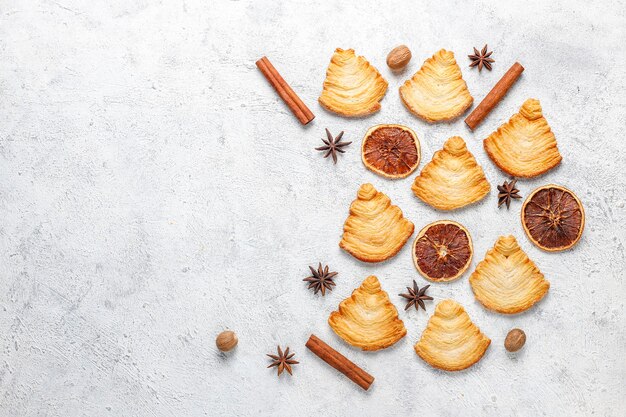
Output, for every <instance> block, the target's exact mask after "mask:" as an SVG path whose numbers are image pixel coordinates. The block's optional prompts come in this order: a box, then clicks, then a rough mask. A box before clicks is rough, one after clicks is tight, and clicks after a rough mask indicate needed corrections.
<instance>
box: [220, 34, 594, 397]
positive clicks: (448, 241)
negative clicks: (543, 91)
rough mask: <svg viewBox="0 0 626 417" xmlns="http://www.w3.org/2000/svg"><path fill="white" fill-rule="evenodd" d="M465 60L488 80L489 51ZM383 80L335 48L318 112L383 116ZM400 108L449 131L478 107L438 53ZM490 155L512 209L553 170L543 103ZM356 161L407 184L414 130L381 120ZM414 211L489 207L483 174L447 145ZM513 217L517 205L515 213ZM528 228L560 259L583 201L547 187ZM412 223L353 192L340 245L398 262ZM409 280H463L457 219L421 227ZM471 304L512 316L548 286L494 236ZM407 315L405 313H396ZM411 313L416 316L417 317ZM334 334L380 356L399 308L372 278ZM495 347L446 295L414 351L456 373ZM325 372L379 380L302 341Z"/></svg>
mask: <svg viewBox="0 0 626 417" xmlns="http://www.w3.org/2000/svg"><path fill="white" fill-rule="evenodd" d="M473 50H474V53H473V54H470V55H468V58H469V60H470V64H469V67H470V68H477V69H478V73H480V72H481V71H482V69H483V68H485V69H487V70H488V71H492V70H493V64H494V63H495V60H494V59H493V58H492V54H493V52H492V51H489V49H488V46H487V45H485V46H484V47H483V48H482V49H481V50H478V49H477V48H473ZM411 59H412V53H411V51H410V49H409V48H408V47H407V46H406V45H400V46H398V47H396V48H393V49H392V50H391V51H390V52H389V53H388V55H387V58H386V63H387V66H388V67H389V69H391V70H392V71H393V72H395V74H396V75H399V74H400V72H401V71H402V70H404V69H405V68H407V66H408V65H409V63H410V61H411ZM257 66H258V68H259V69H260V70H261V72H262V73H263V75H264V76H265V77H266V78H267V80H268V81H269V82H270V84H271V85H272V86H273V87H274V89H275V90H276V92H277V93H278V94H279V96H280V97H281V98H282V99H283V101H284V102H285V103H286V104H287V106H288V107H289V108H290V110H291V111H292V112H293V114H294V115H295V116H296V117H297V118H298V120H299V121H300V122H301V123H302V124H307V123H309V122H311V121H312V120H313V118H314V117H315V116H314V115H313V114H312V113H311V111H310V110H309V109H308V108H307V107H306V105H304V103H303V102H302V100H300V98H299V97H298V96H297V95H296V94H295V92H293V90H292V89H291V88H290V87H289V86H288V85H287V83H286V82H285V81H284V79H283V78H282V77H281V76H280V74H278V72H277V71H276V69H275V68H274V67H273V65H272V64H271V63H270V62H269V60H267V58H265V57H264V58H262V59H261V60H259V61H258V62H257ZM523 71H524V67H523V66H522V65H520V64H519V63H517V62H516V63H514V64H513V65H512V66H511V67H510V68H509V70H508V71H506V73H505V74H504V75H503V76H502V77H501V78H500V80H499V81H498V82H497V83H496V84H495V86H494V87H493V88H492V89H491V91H489V92H488V93H487V95H486V96H485V97H484V99H483V100H482V101H481V102H480V104H479V105H478V106H476V107H475V108H474V110H473V111H472V112H471V113H470V114H469V115H468V116H467V118H466V119H465V124H466V125H467V126H468V127H469V129H470V131H471V130H474V129H475V128H476V127H477V126H478V125H479V124H480V123H482V122H483V121H484V120H485V119H486V117H487V116H488V115H489V113H490V112H491V110H493V109H494V108H495V106H497V104H498V103H499V102H500V101H501V100H502V99H503V98H504V97H505V95H506V94H507V92H508V91H509V90H510V88H511V87H512V86H513V85H514V84H515V83H516V82H517V80H518V79H519V78H520V76H521V74H522V72H523ZM387 88H388V82H387V81H386V80H385V79H384V78H383V76H382V75H381V73H380V72H379V71H378V70H377V69H376V68H375V67H374V66H373V65H372V64H371V63H370V61H368V60H367V59H366V58H365V57H362V56H358V55H357V54H356V53H355V51H354V50H353V49H341V48H337V49H336V50H335V51H334V53H333V55H332V57H331V60H330V64H329V65H328V68H327V70H326V78H325V80H324V83H323V86H322V92H321V95H320V97H319V100H318V101H319V104H320V105H321V106H322V107H323V108H324V109H326V110H328V111H329V112H332V113H334V114H337V115H339V116H343V117H349V118H350V117H364V116H368V115H371V114H373V113H375V112H377V111H379V110H380V109H381V101H382V99H383V98H384V96H385V94H386V92H387ZM399 95H400V100H401V101H402V102H403V104H404V105H405V107H406V108H407V109H408V111H409V112H410V113H411V114H413V115H415V116H416V117H417V118H418V119H420V120H422V121H425V122H427V123H440V122H450V121H452V120H455V119H457V118H458V117H460V116H461V115H462V114H464V113H465V112H466V111H467V110H468V109H469V108H470V107H471V106H472V104H473V102H474V98H473V97H472V95H471V94H470V92H469V89H468V87H467V84H466V82H465V80H464V79H463V74H462V71H461V68H460V66H459V64H458V63H457V61H456V59H455V55H454V53H453V52H451V51H447V50H445V49H441V50H439V51H438V52H436V53H435V54H434V55H432V57H430V58H428V59H426V60H425V61H424V63H423V64H422V66H421V67H420V68H419V70H418V71H417V72H415V74H414V75H413V76H412V77H410V78H409V79H407V80H406V81H405V82H404V83H403V84H402V85H401V86H400V88H399ZM343 135H344V132H343V131H342V132H341V133H339V134H338V135H337V136H336V137H335V136H333V135H332V134H331V133H330V131H329V130H328V129H326V139H322V141H323V143H324V145H323V146H320V147H317V148H315V149H316V150H318V151H321V152H324V158H328V157H329V156H330V157H331V158H332V159H333V162H334V163H335V164H336V163H337V160H338V158H337V156H338V154H339V153H344V152H345V148H346V147H347V146H348V145H350V144H351V143H352V142H343V141H342V140H343ZM483 147H484V150H485V152H486V154H487V155H488V157H489V159H490V160H491V161H492V162H493V163H494V165H495V166H497V167H498V168H499V169H500V170H501V171H503V172H504V173H505V174H507V175H508V176H510V177H511V179H509V180H505V181H504V183H503V184H502V185H498V186H497V190H498V208H500V207H502V206H506V208H507V210H509V209H510V208H511V203H512V202H513V201H514V200H518V199H522V195H520V190H519V189H518V185H517V183H518V178H533V177H537V176H540V175H544V174H546V173H548V172H550V171H551V170H552V169H553V168H555V167H556V166H557V165H559V164H560V163H561V162H562V156H561V154H560V152H559V148H558V146H557V141H556V137H555V135H554V133H553V132H552V130H551V128H550V125H549V124H548V121H547V120H546V118H545V117H544V115H543V109H542V107H541V104H540V102H539V100H537V99H533V98H529V99H527V100H526V101H525V102H524V103H523V104H522V106H521V107H520V109H519V111H518V112H517V113H516V114H514V115H513V116H511V118H510V119H509V120H508V121H506V122H504V123H502V124H501V125H500V127H498V128H497V129H496V130H495V131H493V133H491V134H489V135H488V136H487V137H486V138H484V140H483ZM361 159H362V162H363V165H364V167H365V168H366V169H368V170H370V171H372V172H374V173H375V174H377V175H379V176H381V177H383V178H385V179H388V180H399V179H402V178H406V177H408V176H410V175H411V174H414V172H415V171H416V170H417V169H418V167H419V165H420V162H421V146H420V140H419V138H418V135H417V134H416V133H415V132H414V131H413V129H411V128H410V127H407V126H403V125H398V124H380V125H375V126H372V127H371V128H369V129H368V130H367V131H366V132H365V135H364V137H363V139H362V145H361ZM411 190H412V192H413V194H414V195H415V197H416V201H420V202H423V203H425V204H426V205H427V206H429V207H431V208H433V209H435V210H443V211H452V210H457V209H460V208H462V207H466V206H469V205H471V204H474V203H477V202H478V201H480V200H482V199H484V198H485V197H486V196H487V195H488V194H489V193H490V191H491V185H490V184H489V182H488V180H487V178H486V176H485V173H484V171H483V168H482V167H481V166H480V165H479V164H478V162H477V160H476V158H475V157H474V155H473V154H472V153H471V152H470V151H469V150H468V148H467V146H466V143H465V140H464V139H463V138H461V137H460V136H453V137H451V138H449V139H448V140H446V141H445V143H444V145H443V148H442V149H441V150H438V151H436V152H435V153H434V155H433V157H432V159H431V161H429V162H427V163H426V164H425V165H424V167H423V168H422V169H421V171H420V172H419V174H418V175H416V176H415V178H414V179H413V181H412V185H411ZM518 207H519V206H518ZM520 219H521V223H522V226H523V228H524V231H525V233H526V235H527V237H528V239H529V240H530V242H532V243H533V244H534V245H536V246H537V247H539V248H541V249H543V250H545V251H548V252H558V251H562V250H566V249H569V248H571V247H573V246H574V245H575V244H576V243H577V242H578V241H579V240H580V238H581V236H582V233H583V229H584V225H585V214H584V209H583V206H582V203H581V202H580V200H579V199H578V197H577V196H576V195H575V194H574V192H572V191H571V190H569V189H567V188H565V187H563V186H559V185H554V184H549V185H545V186H542V187H539V188H537V189H536V190H534V191H532V192H531V193H530V194H528V196H527V197H526V199H525V201H524V202H523V204H522V206H521V210H520ZM414 229H415V226H414V224H413V222H411V221H410V220H409V219H407V218H406V217H405V216H404V214H403V212H402V210H401V209H400V208H399V207H398V206H396V205H394V204H392V201H391V199H390V198H389V197H388V196H387V195H386V194H385V193H383V192H382V191H379V190H377V189H376V188H374V186H373V185H372V184H369V183H366V184H362V185H361V186H360V187H359V189H358V191H357V195H356V199H355V200H354V201H353V202H352V203H351V204H350V207H349V210H348V217H347V218H346V220H345V223H344V226H343V234H342V236H341V239H340V242H339V247H340V248H341V249H343V250H344V251H346V252H347V253H349V254H350V255H352V257H354V258H355V259H356V260H358V261H362V262H367V263H377V262H383V261H386V260H388V259H390V258H392V257H394V256H395V255H396V254H397V253H398V252H399V251H400V250H401V249H402V248H403V247H404V246H405V244H406V243H407V241H408V240H409V238H411V236H412V235H413V232H414ZM411 251H412V258H413V263H414V266H415V269H416V271H417V274H419V275H421V276H422V277H423V278H425V279H426V280H428V281H431V282H433V283H435V284H433V285H445V284H443V283H445V282H448V281H453V280H457V279H459V278H461V277H462V276H463V275H464V274H465V273H466V271H467V270H468V269H469V267H470V264H471V260H472V257H473V255H474V248H473V244H472V237H471V235H470V232H469V230H468V229H467V228H466V227H464V226H463V225H461V224H460V223H458V222H454V221H451V220H446V219H442V220H438V221H435V222H433V223H431V224H428V225H426V226H424V227H423V228H422V229H421V230H420V232H419V233H417V235H416V236H415V239H414V240H413V244H412V245H411ZM309 270H310V272H311V275H310V276H308V277H306V278H304V279H303V281H305V282H306V283H307V284H308V286H307V287H308V288H309V289H312V290H313V292H314V294H318V293H321V295H322V296H325V295H326V292H327V291H328V292H330V291H332V290H333V288H334V287H335V286H336V283H335V281H334V279H335V277H336V276H337V274H338V273H337V272H332V271H330V268H329V267H328V266H322V263H319V264H318V267H317V269H316V268H314V267H312V266H309ZM468 282H469V286H470V288H471V290H472V292H473V295H474V297H475V298H476V300H477V301H478V302H479V305H482V306H483V307H484V308H485V309H487V310H489V311H491V312H493V313H497V314H507V315H512V314H518V313H521V312H524V311H527V310H529V309H531V308H532V307H533V306H534V305H536V304H537V303H538V302H540V301H541V300H542V299H543V298H544V297H545V296H546V294H547V293H548V291H549V289H550V283H549V282H548V280H547V279H546V278H545V277H544V275H543V273H542V272H541V270H540V269H539V267H538V266H537V265H536V264H535V263H534V262H533V261H532V260H531V259H530V258H529V256H528V255H527V253H526V252H525V251H524V250H523V249H522V247H521V246H520V244H519V243H518V240H517V239H516V238H515V237H514V236H512V235H508V236H500V237H498V238H497V239H496V241H495V243H494V245H493V247H491V249H489V250H488V251H487V253H486V254H485V256H484V258H483V259H482V260H481V261H480V262H479V263H478V264H477V265H476V268H475V269H474V271H473V272H472V273H471V274H470V276H469V280H468ZM430 287H431V285H430V284H429V285H425V286H422V287H421V288H420V287H419V286H418V283H417V281H416V280H413V285H412V286H408V287H406V290H407V292H406V293H400V294H398V296H399V297H401V299H402V300H403V301H404V302H405V303H406V305H405V308H404V310H405V311H407V310H409V309H411V307H414V308H415V310H416V311H418V312H419V310H420V308H421V309H422V310H423V311H424V312H426V311H427V308H426V302H427V301H432V300H433V297H431V296H430V295H427V291H428V290H429V289H430ZM403 314H408V312H407V313H403ZM418 317H419V316H418ZM328 324H329V326H330V328H331V329H332V330H333V331H334V332H335V333H336V334H337V335H338V336H339V337H340V338H341V339H342V340H343V341H344V342H345V343H347V344H348V345H350V346H353V347H357V348H360V349H361V350H363V351H377V350H383V349H386V348H389V347H390V346H392V345H394V344H396V343H397V342H398V341H399V340H401V339H402V338H404V337H405V336H406V334H407V328H406V327H405V324H404V322H403V321H402V319H401V318H400V316H399V313H398V310H397V309H396V307H395V306H394V304H393V302H392V301H391V299H390V298H389V295H388V293H387V292H386V291H384V290H383V289H382V285H381V282H380V281H379V279H378V278H377V277H376V276H374V275H371V276H369V277H367V278H366V279H365V280H364V281H363V282H362V284H361V285H360V286H359V287H358V288H356V289H355V290H354V291H353V292H352V294H351V296H350V297H348V298H346V299H344V300H343V301H341V302H340V303H339V307H338V309H337V310H336V311H333V312H332V313H331V314H330V316H329V318H328ZM525 342H526V334H525V333H524V331H522V330H521V329H517V328H516V329H513V330H511V331H510V332H509V333H508V334H507V336H506V339H505V341H504V347H505V349H506V350H507V351H509V352H516V351H518V350H520V349H521V348H522V347H523V346H524V344H525ZM216 344H217V346H218V348H219V349H220V350H222V351H228V350H230V349H232V348H233V347H234V346H235V345H236V344H237V338H236V336H235V335H234V333H233V332H223V333H222V334H220V335H219V336H218V340H217V341H216ZM490 344H491V339H490V338H489V337H488V336H487V335H486V334H485V333H483V331H482V330H481V329H480V328H479V327H478V326H477V325H476V324H475V323H474V322H473V321H472V320H471V318H470V316H469V314H468V313H467V312H466V311H465V309H464V307H463V306H462V305H461V304H459V303H458V302H456V301H455V300H452V299H446V300H443V301H439V302H438V304H437V305H436V307H435V309H434V313H433V314H432V315H431V316H430V318H429V319H428V323H427V324H426V328H425V330H424V331H423V333H422V335H421V337H420V338H419V340H418V341H417V343H416V344H415V345H414V350H415V353H416V354H417V356H418V357H419V358H421V359H422V360H423V361H424V362H426V363H427V364H429V365H430V366H432V367H434V368H437V369H441V370H445V371H459V370H463V369H467V368H469V367H471V366H472V365H474V364H475V363H477V362H479V361H480V360H481V359H482V358H483V356H484V354H485V352H486V351H487V349H488V348H489V346H490ZM305 346H306V347H307V348H308V349H309V350H310V351H311V352H313V353H314V354H315V355H316V356H318V357H319V358H320V359H322V360H323V361H324V362H326V363H327V364H329V365H330V366H332V367H333V368H335V369H337V370H338V371H339V372H341V373H343V374H344V375H345V376H347V377H348V378H349V379H350V380H351V381H353V382H354V383H356V384H357V385H359V386H360V387H361V388H363V389H365V390H367V389H369V387H370V386H371V384H372V383H373V382H374V377H373V376H371V375H370V374H369V373H367V372H366V371H364V370H363V369H362V368H360V367H359V366H357V365H356V364H354V362H352V361H351V360H349V359H347V358H346V357H345V356H343V355H342V354H341V353H339V352H338V351H336V350H335V349H333V348H332V347H330V346H329V345H328V344H326V343H325V342H323V341H322V340H320V339H319V338H318V337H316V336H315V335H311V336H310V338H309V340H308V341H307V342H306V345H305ZM277 353H278V354H277V355H276V354H267V356H269V357H270V358H271V359H272V363H271V364H270V365H269V366H268V367H270V368H273V367H276V368H277V372H278V375H281V374H282V373H283V371H285V370H286V371H287V373H289V374H292V371H293V369H292V365H295V364H298V363H299V362H298V361H296V360H294V359H293V358H294V354H293V353H292V352H290V350H289V348H286V349H285V351H283V350H282V349H281V348H280V346H279V347H278V348H277Z"/></svg>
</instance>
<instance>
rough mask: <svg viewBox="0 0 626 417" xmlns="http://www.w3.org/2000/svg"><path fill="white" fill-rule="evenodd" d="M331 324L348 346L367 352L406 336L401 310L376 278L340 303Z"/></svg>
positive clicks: (331, 317) (367, 279)
mask: <svg viewBox="0 0 626 417" xmlns="http://www.w3.org/2000/svg"><path fill="white" fill-rule="evenodd" d="M328 324H329V325H330V327H332V329H333V330H334V331H335V333H337V335H338V336H339V337H341V338H342V339H343V340H345V341H346V342H347V343H349V344H350V345H352V346H356V347H359V348H361V349H363V350H380V349H385V348H388V347H389V346H391V345H393V344H394V343H396V342H397V341H398V340H400V339H402V338H403V337H404V336H405V335H406V328H405V327H404V323H403V322H402V320H400V319H399V318H398V310H396V307H395V306H394V305H393V304H392V303H391V301H389V296H388V295H387V293H386V292H385V291H383V290H382V289H381V287H380V282H378V278H376V277H375V276H373V275H372V276H369V277H367V278H366V279H365V281H363V283H362V284H361V286H360V287H359V288H357V289H356V290H354V291H353V292H352V296H351V297H350V298H346V299H345V300H343V301H342V302H341V303H340V304H339V311H333V312H332V313H331V314H330V317H329V318H328Z"/></svg>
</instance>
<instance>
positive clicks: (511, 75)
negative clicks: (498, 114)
mask: <svg viewBox="0 0 626 417" xmlns="http://www.w3.org/2000/svg"><path fill="white" fill-rule="evenodd" d="M522 72H524V67H522V66H521V64H520V63H519V62H516V63H515V64H513V66H512V67H511V68H509V70H508V71H507V72H506V73H505V74H504V75H503V76H502V78H500V81H498V82H497V83H496V85H495V86H494V87H493V88H492V89H491V91H490V92H489V94H487V95H486V96H485V98H484V99H483V101H481V102H480V104H479V105H478V107H476V108H475V109H474V110H473V111H472V112H471V113H470V115H469V116H467V118H466V119H465V124H467V125H468V126H469V128H470V129H472V130H474V129H475V128H476V126H478V125H479V124H480V123H481V122H482V121H483V120H484V119H485V117H487V115H488V114H489V113H490V112H491V110H493V108H494V107H496V105H497V104H498V103H499V102H500V100H502V97H504V95H505V94H506V92H507V91H509V88H511V87H512V86H513V84H515V81H517V79H518V78H519V76H520V75H522Z"/></svg>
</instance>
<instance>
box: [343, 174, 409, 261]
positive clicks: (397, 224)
mask: <svg viewBox="0 0 626 417" xmlns="http://www.w3.org/2000/svg"><path fill="white" fill-rule="evenodd" d="M412 234H413V223H411V222H410V221H409V220H407V219H405V218H404V216H403V215H402V210H400V208H399V207H397V206H394V205H392V204H391V200H390V199H389V197H387V196H386V195H385V194H383V193H381V192H379V191H377V190H376V189H375V188H374V186H373V185H372V184H363V185H361V188H359V192H358V193H357V199H356V200H354V201H353V202H352V204H351V205H350V215H349V216H348V218H347V219H346V222H345V224H344V225H343V236H342V238H341V242H339V247H341V248H342V249H344V250H345V251H347V252H348V253H350V254H351V255H352V256H354V257H355V258H357V259H359V260H361V261H364V262H381V261H384V260H386V259H389V258H391V257H393V256H394V255H395V254H396V253H398V251H399V250H400V249H401V248H402V246H404V244H405V243H406V241H407V240H408V239H409V237H411V235H412Z"/></svg>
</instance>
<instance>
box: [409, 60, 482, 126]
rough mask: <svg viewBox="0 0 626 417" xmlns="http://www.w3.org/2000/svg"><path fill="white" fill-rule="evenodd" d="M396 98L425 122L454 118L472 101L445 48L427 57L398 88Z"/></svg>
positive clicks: (454, 61)
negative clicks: (398, 94) (398, 96)
mask: <svg viewBox="0 0 626 417" xmlns="http://www.w3.org/2000/svg"><path fill="white" fill-rule="evenodd" d="M400 98H402V102H403V103H404V104H405V105H406V107H407V108H408V109H409V110H410V111H411V113H413V114H415V115H416V116H418V117H421V118H422V119H424V120H426V121H427V122H429V123H434V122H440V121H444V120H451V119H454V118H456V117H458V116H460V115H461V114H463V112H465V110H467V109H468V108H469V107H470V106H471V105H472V102H473V101H474V99H473V98H472V96H471V95H470V93H469V90H468V89H467V84H465V81H464V80H463V75H462V74H461V68H459V66H458V64H457V63H456V60H455V59H454V54H453V53H452V52H450V51H446V50H445V49H442V50H440V51H439V52H437V53H436V54H435V55H433V56H432V57H431V58H428V59H427V60H426V62H424V65H422V68H420V70H419V71H417V72H416V73H415V75H413V77H412V78H411V79H409V80H407V81H406V82H405V83H404V85H402V86H401V87H400Z"/></svg>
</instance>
